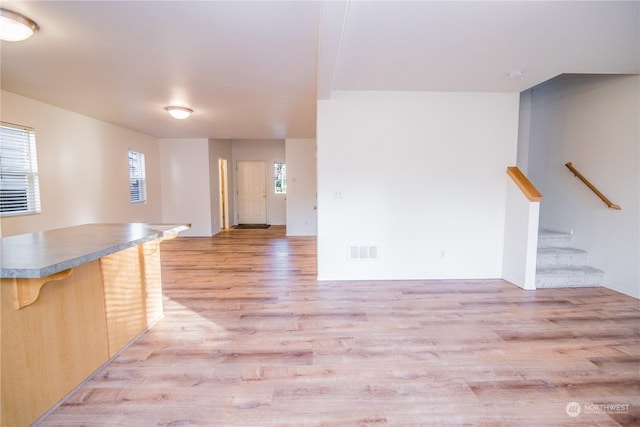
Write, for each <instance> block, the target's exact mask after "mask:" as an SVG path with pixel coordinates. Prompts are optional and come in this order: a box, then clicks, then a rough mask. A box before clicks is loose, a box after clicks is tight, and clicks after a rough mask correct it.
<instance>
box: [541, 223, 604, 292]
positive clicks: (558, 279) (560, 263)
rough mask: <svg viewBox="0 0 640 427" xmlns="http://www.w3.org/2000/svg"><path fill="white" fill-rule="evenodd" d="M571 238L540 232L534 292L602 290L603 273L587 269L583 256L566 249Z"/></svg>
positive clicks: (584, 255)
mask: <svg viewBox="0 0 640 427" xmlns="http://www.w3.org/2000/svg"><path fill="white" fill-rule="evenodd" d="M570 245H571V234H569V233H561V232H558V231H551V230H545V229H540V232H539V235H538V261H537V263H536V288H574V287H592V286H602V285H603V284H604V271H602V270H598V269H597V268H593V267H589V266H587V265H585V264H586V262H587V252H586V251H583V250H581V249H575V248H572V247H570Z"/></svg>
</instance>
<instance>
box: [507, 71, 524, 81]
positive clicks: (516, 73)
mask: <svg viewBox="0 0 640 427" xmlns="http://www.w3.org/2000/svg"><path fill="white" fill-rule="evenodd" d="M508 76H509V78H510V79H517V78H518V77H522V76H524V70H511V71H510V72H509V74H508Z"/></svg>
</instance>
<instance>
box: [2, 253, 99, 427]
mask: <svg viewBox="0 0 640 427" xmlns="http://www.w3.org/2000/svg"><path fill="white" fill-rule="evenodd" d="M21 280H29V279H1V283H0V290H1V294H2V298H1V304H2V315H1V318H2V320H1V327H2V350H1V357H2V368H1V371H2V425H3V426H26V425H29V424H30V423H32V422H33V421H35V420H36V419H37V418H38V417H39V416H41V415H42V414H43V413H44V412H45V411H46V410H48V409H49V408H50V407H51V406H53V405H54V404H56V403H57V402H58V401H59V400H60V399H61V398H62V397H64V396H65V395H66V394H67V393H69V392H70V391H71V390H72V389H73V388H74V387H76V386H77V385H78V384H80V383H81V382H82V381H83V380H84V379H85V378H87V376H89V375H91V374H92V373H93V372H94V371H95V370H96V369H97V368H99V367H100V366H101V365H102V364H103V363H105V362H106V361H107V360H108V358H109V357H108V349H107V334H106V331H107V329H106V321H105V311H104V296H103V291H102V280H101V274H100V265H99V263H98V261H93V262H91V263H87V264H84V265H81V266H78V267H76V268H75V269H74V271H73V274H71V275H70V276H69V277H68V278H66V279H63V280H60V281H56V282H55V283H54V284H50V285H47V286H44V287H42V289H41V291H40V297H39V298H38V299H37V300H36V301H35V302H34V303H33V304H31V305H29V306H26V307H24V308H22V309H20V310H17V309H16V308H15V306H14V298H15V295H14V291H15V288H16V285H18V286H19V285H20V283H17V282H19V281H21ZM16 281H17V282H16Z"/></svg>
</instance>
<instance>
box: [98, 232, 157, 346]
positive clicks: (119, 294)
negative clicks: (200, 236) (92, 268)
mask: <svg viewBox="0 0 640 427" xmlns="http://www.w3.org/2000/svg"><path fill="white" fill-rule="evenodd" d="M161 241H162V240H161V239H158V240H154V241H151V242H147V243H144V244H142V245H138V246H136V247H133V248H129V249H126V250H123V251H120V252H116V253H114V254H111V255H108V256H105V257H102V258H101V259H100V267H101V269H102V278H103V280H104V295H105V310H106V316H107V331H108V341H109V357H112V356H113V355H115V354H116V353H117V352H118V351H120V350H121V349H122V348H123V347H124V346H126V345H127V344H129V342H131V340H132V339H134V338H135V337H136V336H138V335H139V334H140V333H141V332H143V331H144V330H145V329H146V328H147V327H148V326H150V325H151V324H153V323H154V322H155V321H157V320H158V319H159V318H160V317H161V316H162V277H161V270H160V268H161V267H160V242H161Z"/></svg>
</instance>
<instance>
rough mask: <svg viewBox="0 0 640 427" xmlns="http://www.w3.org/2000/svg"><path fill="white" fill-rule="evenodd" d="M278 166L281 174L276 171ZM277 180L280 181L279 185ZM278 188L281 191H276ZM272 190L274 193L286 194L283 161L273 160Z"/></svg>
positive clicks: (285, 176)
mask: <svg viewBox="0 0 640 427" xmlns="http://www.w3.org/2000/svg"><path fill="white" fill-rule="evenodd" d="M279 166H280V167H281V168H280V171H281V172H282V173H281V174H279V173H278V170H279V168H278V167H279ZM278 181H281V185H280V186H278ZM278 188H280V189H281V191H278ZM273 191H274V193H275V194H287V164H286V163H285V162H273Z"/></svg>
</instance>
